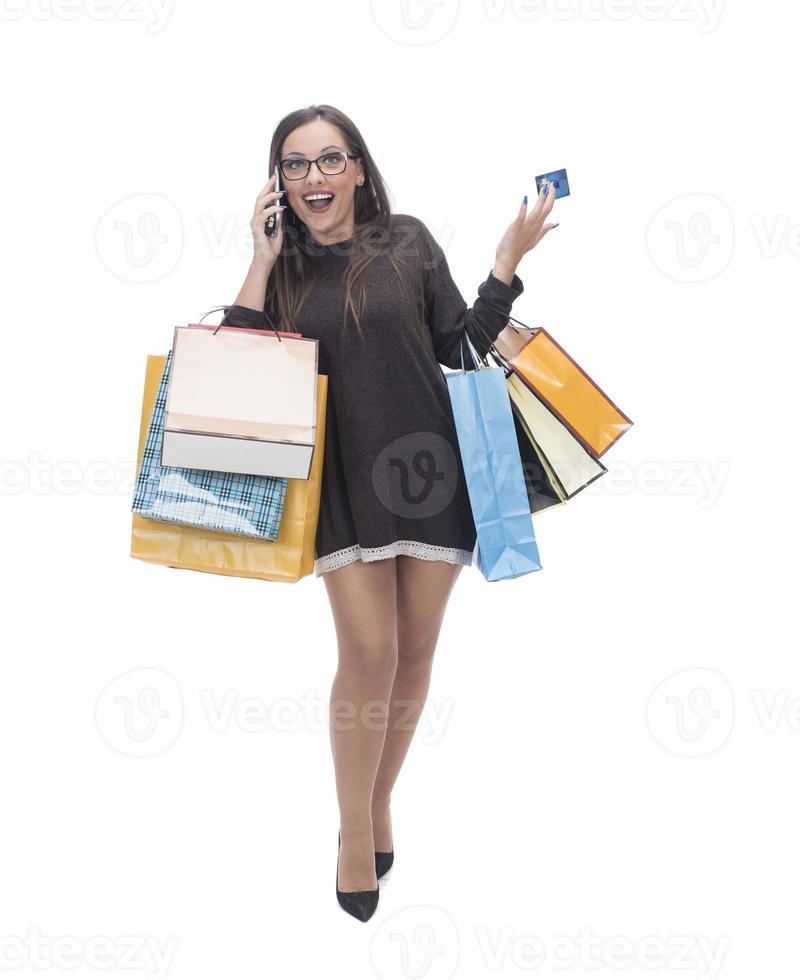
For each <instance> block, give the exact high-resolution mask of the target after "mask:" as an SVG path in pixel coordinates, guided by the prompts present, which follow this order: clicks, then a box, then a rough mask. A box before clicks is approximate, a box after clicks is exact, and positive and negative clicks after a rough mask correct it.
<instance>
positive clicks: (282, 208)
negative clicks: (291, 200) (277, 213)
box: [278, 204, 289, 211]
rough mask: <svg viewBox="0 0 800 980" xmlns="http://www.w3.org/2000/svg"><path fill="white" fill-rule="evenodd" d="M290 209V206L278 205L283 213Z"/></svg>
mask: <svg viewBox="0 0 800 980" xmlns="http://www.w3.org/2000/svg"><path fill="white" fill-rule="evenodd" d="M288 207H289V205H288V204H279V205H278V208H279V209H280V210H281V211H285V210H286V209H287V208H288Z"/></svg>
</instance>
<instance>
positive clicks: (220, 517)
mask: <svg viewBox="0 0 800 980" xmlns="http://www.w3.org/2000/svg"><path fill="white" fill-rule="evenodd" d="M171 359H172V351H169V353H168V354H167V359H166V363H165V365H164V372H163V374H162V376H161V383H160V384H159V387H158V393H157V395H156V401H155V407H154V409H153V415H152V417H151V419H150V425H149V428H148V430H147V440H146V442H145V446H144V452H143V453H142V459H141V464H140V467H139V472H138V474H137V477H136V487H135V489H134V495H133V506H132V507H131V510H132V511H133V513H134V514H139V515H140V516H142V517H146V518H149V519H150V520H154V521H165V522H167V523H169V524H182V525H186V526H188V527H199V528H205V529H207V530H215V531H227V532H228V533H230V534H238V535H242V536H243V537H250V538H261V539H262V540H264V541H276V540H277V538H278V530H279V526H280V520H281V515H282V513H283V505H284V500H285V496H286V486H287V483H288V478H287V477H275V476H251V475H248V474H243V473H217V472H214V471H212V470H195V469H185V468H182V467H177V466H162V465H161V463H160V460H161V442H162V438H163V433H164V406H165V403H166V397H167V387H168V385H169V370H170V364H171Z"/></svg>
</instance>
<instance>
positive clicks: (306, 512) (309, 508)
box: [131, 354, 328, 582]
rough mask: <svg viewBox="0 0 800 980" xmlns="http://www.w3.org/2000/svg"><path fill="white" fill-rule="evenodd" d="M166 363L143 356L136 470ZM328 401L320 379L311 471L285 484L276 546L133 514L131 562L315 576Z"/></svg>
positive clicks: (276, 577)
mask: <svg viewBox="0 0 800 980" xmlns="http://www.w3.org/2000/svg"><path fill="white" fill-rule="evenodd" d="M165 361H166V355H158V354H149V355H148V357H147V371H146V374H145V382H144V396H143V398H142V417H141V423H140V426H139V449H138V452H137V455H136V458H137V467H138V466H140V465H141V460H142V453H143V452H144V446H145V442H146V440H147V428H148V426H149V424H150V416H151V415H152V414H153V406H154V405H155V401H156V393H157V391H158V385H159V382H160V381H161V375H162V374H163V372H164V363H165ZM327 396H328V377H327V375H324V374H320V375H318V376H317V434H316V445H315V447H314V455H313V458H312V461H311V472H310V474H309V478H308V479H307V480H299V479H289V480H288V482H287V485H286V496H285V500H284V506H283V514H282V515H281V522H280V530H279V533H278V540H277V541H262V540H259V539H258V538H246V537H242V536H241V535H238V534H228V533H226V532H224V531H208V530H204V529H202V528H194V527H184V526H182V525H178V524H168V523H166V522H164V521H150V520H147V518H144V517H140V516H139V515H138V514H133V515H132V518H133V520H132V530H131V557H133V558H140V559H142V561H151V562H155V563H156V564H158V565H169V566H171V567H173V568H191V569H193V570H194V571H196V572H216V573H217V574H218V575H238V576H241V577H244V578H261V579H267V580H269V581H272V582H297V581H298V579H301V578H304V577H305V576H306V575H310V574H311V573H312V572H313V571H314V558H315V541H316V535H317V521H318V519H319V500H320V493H321V490H322V458H323V452H324V448H325V418H326V412H325V409H326V404H327Z"/></svg>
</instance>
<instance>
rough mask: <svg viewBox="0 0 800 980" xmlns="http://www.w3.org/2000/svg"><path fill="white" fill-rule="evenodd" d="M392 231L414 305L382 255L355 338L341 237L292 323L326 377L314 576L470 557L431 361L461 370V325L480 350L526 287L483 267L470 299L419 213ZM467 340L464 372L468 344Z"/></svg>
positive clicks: (455, 464)
mask: <svg viewBox="0 0 800 980" xmlns="http://www.w3.org/2000/svg"><path fill="white" fill-rule="evenodd" d="M390 236H391V239H390V240H391V243H392V247H393V248H395V249H396V250H397V251H398V253H399V254H400V256H401V257H402V258H405V259H406V260H407V261H409V262H410V263H411V264H412V266H413V268H414V270H415V274H416V287H415V288H416V293H417V297H416V299H417V307H416V309H415V307H414V304H413V303H411V302H409V301H408V299H406V297H405V296H404V294H403V293H402V292H401V289H400V285H399V282H398V279H397V275H396V273H395V271H394V269H393V268H392V266H391V265H390V264H389V262H388V260H387V259H386V258H385V257H383V256H382V257H379V258H378V259H376V260H374V261H373V262H372V263H371V265H369V266H368V267H367V270H366V273H365V275H366V305H365V309H364V313H363V314H362V316H361V326H362V330H363V337H362V336H360V335H359V333H358V331H357V329H356V326H355V323H354V321H352V317H350V316H349V315H348V320H347V325H346V327H345V326H344V297H345V283H344V273H345V270H346V268H347V263H348V259H349V249H348V246H349V245H351V244H352V241H353V239H348V240H347V241H345V242H337V243H336V244H335V245H329V246H315V254H317V255H318V256H319V261H320V278H319V279H318V280H317V281H316V282H315V283H314V285H313V287H312V289H311V292H310V294H309V295H308V297H307V299H306V301H305V303H304V305H303V307H302V309H301V311H300V314H299V316H298V318H297V321H296V324H295V329H296V330H298V331H299V332H300V333H302V334H303V335H304V336H306V337H314V338H317V339H318V340H319V373H320V374H326V375H327V376H328V404H327V415H326V431H325V450H324V458H323V477H322V496H321V500H320V513H319V523H318V526H317V536H316V552H315V559H316V560H315V563H314V574H315V576H319V575H322V574H324V573H325V572H327V571H331V570H332V569H335V568H339V567H340V566H342V565H346V564H348V563H349V562H353V561H359V560H361V561H374V560H376V559H379V558H390V557H392V556H394V555H411V556H413V557H416V558H423V559H427V560H430V561H446V562H450V563H451V564H462V565H470V564H472V552H473V549H474V546H475V537H476V534H475V524H474V522H473V518H472V511H471V509H470V503H469V497H468V494H467V488H466V483H465V479H464V471H463V466H462V463H461V456H460V455H459V450H458V439H457V436H456V430H455V423H454V421H453V411H452V406H451V404H450V396H449V394H448V390H447V382H446V381H445V377H444V372H443V371H442V369H441V367H440V366H439V365H440V364H444V365H445V366H447V367H450V368H457V369H459V370H460V369H461V360H460V354H459V350H460V344H461V340H462V336H463V333H464V331H465V330H466V331H467V332H468V334H469V339H470V341H471V342H472V344H473V346H474V347H475V348H476V350H477V351H478V352H479V353H481V354H484V353H486V351H487V350H488V347H489V342H490V340H494V339H495V337H497V335H498V334H499V333H500V331H501V330H502V329H503V327H504V326H505V325H506V324H507V322H508V317H507V314H508V313H509V312H510V310H511V305H512V303H513V301H514V300H515V299H516V298H517V296H519V294H520V293H521V292H522V290H523V285H522V282H521V281H520V279H519V277H518V276H514V280H513V283H512V284H511V285H510V286H509V285H507V284H506V283H504V282H502V281H501V280H499V279H497V278H495V276H494V275H492V273H491V272H490V273H489V275H488V276H487V278H486V280H485V281H484V282H483V283H481V285H480V286H479V287H478V298H477V299H476V300H475V303H474V305H473V306H472V307H471V308H470V307H467V304H466V303H465V301H464V299H463V297H462V295H461V293H460V292H459V290H458V287H457V286H456V284H455V283H454V281H453V278H452V276H451V275H450V270H449V268H448V265H447V259H446V258H445V254H444V251H443V250H442V248H441V247H440V245H439V244H438V243H437V242H436V240H435V239H434V238H433V236H432V235H431V233H430V231H429V230H428V228H427V227H426V225H425V224H424V223H423V222H422V221H420V220H419V219H418V218H415V217H413V216H412V215H407V214H394V215H391V216H390ZM354 298H355V300H356V301H357V300H358V286H357V284H356V287H355V289H354ZM222 322H223V324H230V325H233V326H259V327H264V326H265V325H266V319H265V317H264V314H263V311H256V310H251V309H249V308H248V307H243V306H231V307H228V308H226V316H225V318H224V319H223V321H222ZM278 327H279V329H280V328H281V325H280V324H278ZM463 349H464V366H465V367H466V368H467V369H468V370H470V369H472V366H473V364H472V359H471V357H470V355H469V351H468V349H467V345H466V344H463Z"/></svg>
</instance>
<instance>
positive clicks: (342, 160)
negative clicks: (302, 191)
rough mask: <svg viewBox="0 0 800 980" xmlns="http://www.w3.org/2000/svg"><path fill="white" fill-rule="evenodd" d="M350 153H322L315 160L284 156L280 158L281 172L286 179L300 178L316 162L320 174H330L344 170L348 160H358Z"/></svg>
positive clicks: (305, 175)
mask: <svg viewBox="0 0 800 980" xmlns="http://www.w3.org/2000/svg"><path fill="white" fill-rule="evenodd" d="M358 159H359V157H357V156H355V155H354V154H352V153H323V155H322V156H321V157H317V159H316V160H304V159H303V158H302V157H286V159H285V160H281V173H282V174H283V176H284V177H285V178H286V179H287V180H302V179H303V178H304V177H307V176H308V174H309V171H310V170H311V164H312V163H316V165H317V169H318V170H319V172H320V173H321V174H326V175H327V176H331V175H333V174H340V173H343V172H344V168H345V167H346V166H347V161H348V160H358Z"/></svg>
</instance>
